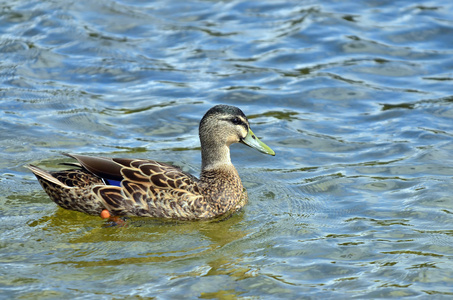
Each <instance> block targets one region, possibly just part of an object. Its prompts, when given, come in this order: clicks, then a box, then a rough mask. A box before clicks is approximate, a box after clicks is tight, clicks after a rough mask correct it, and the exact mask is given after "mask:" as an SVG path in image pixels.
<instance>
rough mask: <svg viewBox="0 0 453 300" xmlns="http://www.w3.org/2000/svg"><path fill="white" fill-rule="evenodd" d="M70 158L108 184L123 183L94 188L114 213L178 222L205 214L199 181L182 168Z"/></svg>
mask: <svg viewBox="0 0 453 300" xmlns="http://www.w3.org/2000/svg"><path fill="white" fill-rule="evenodd" d="M69 156H71V157H73V158H75V159H77V161H78V162H79V163H80V165H81V166H82V167H83V168H84V169H86V170H87V171H89V172H91V173H93V174H95V175H96V176H99V177H101V178H103V179H104V180H105V181H106V182H107V183H108V182H109V180H115V181H119V182H120V185H119V186H114V185H103V186H102V185H101V186H96V187H93V192H94V193H96V194H97V195H98V196H99V197H100V198H102V199H103V200H104V201H105V205H106V208H107V209H109V211H110V212H111V213H112V214H116V215H135V216H150V217H162V218H177V219H191V218H193V216H192V215H193V214H197V215H200V213H201V214H202V215H203V214H204V213H203V212H202V211H201V210H202V209H203V206H204V205H203V204H204V200H203V196H202V195H201V193H200V189H199V186H198V179H197V178H196V177H194V176H192V175H190V174H188V173H186V172H183V171H182V170H181V169H180V168H178V167H175V166H173V165H170V164H166V163H161V162H157V161H154V160H143V159H126V158H105V157H91V156H84V155H74V154H70V155H69ZM204 207H206V206H204ZM206 213H208V212H206Z"/></svg>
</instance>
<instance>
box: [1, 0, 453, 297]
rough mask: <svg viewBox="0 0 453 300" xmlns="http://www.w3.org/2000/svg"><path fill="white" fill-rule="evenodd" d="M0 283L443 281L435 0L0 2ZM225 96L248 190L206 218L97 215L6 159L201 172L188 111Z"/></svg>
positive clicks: (352, 286) (381, 290)
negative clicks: (256, 144)
mask: <svg viewBox="0 0 453 300" xmlns="http://www.w3.org/2000/svg"><path fill="white" fill-rule="evenodd" d="M0 9H1V14H0V55H1V57H2V59H1V62H0V95H1V99H2V100H1V102H0V107H1V110H0V113H1V118H0V124H1V126H0V137H1V139H0V150H1V151H0V153H1V154H0V155H1V159H0V173H1V177H0V191H1V193H0V203H1V207H2V209H1V210H0V220H1V225H0V237H1V242H0V245H1V250H0V265H1V268H0V286H1V290H2V295H1V296H0V298H5V299H10V298H18V299H81V298H93V297H95V298H97V299H114V298H124V297H128V296H137V297H149V298H153V297H154V298H157V299H169V298H181V297H183V296H185V297H189V298H207V299H234V298H247V299H249V298H253V299H275V298H276V297H277V298H289V299H293V298H299V299H300V298H327V299H328V298H334V297H337V298H338V297H340V298H352V297H357V298H392V297H395V298H402V297H426V296H434V297H435V298H449V297H451V296H452V295H453V280H452V278H453V271H452V270H453V262H452V258H453V225H452V224H453V222H452V217H453V216H452V215H453V198H452V194H453V182H452V181H453V158H452V151H453V143H452V140H453V89H452V80H453V76H452V74H453V73H452V70H453V58H452V57H453V50H452V49H453V39H452V38H451V37H452V34H453V20H452V17H451V16H452V15H453V4H450V3H447V2H446V1H439V0H434V1H429V2H426V1H362V2H357V1H269V2H266V1H264V3H263V1H240V0H238V1H192V0H189V1H152V2H148V1H109V0H100V1H94V2H93V1H76V2H68V1H36V2H33V3H32V2H30V1H21V0H18V1H9V2H4V3H2V4H0ZM219 103H226V104H230V105H236V106H238V107H240V108H241V109H242V110H243V111H244V112H245V113H246V114H247V115H248V116H249V119H250V122H251V124H252V128H253V130H254V132H255V133H256V134H257V135H258V136H259V137H260V138H261V139H262V140H263V141H264V142H266V144H268V145H269V146H270V147H271V148H273V149H274V150H275V152H276V153H277V155H276V156H275V157H270V156H265V155H262V154H260V153H258V152H256V151H254V150H253V149H249V148H247V147H244V146H243V145H233V146H232V160H233V162H234V164H235V165H236V167H237V169H238V171H239V173H240V175H241V177H242V179H243V182H244V185H245V186H246V187H247V189H248V193H249V197H250V202H249V204H248V205H247V206H246V207H245V209H244V210H243V211H241V212H240V213H238V214H236V215H234V216H233V217H231V218H229V219H228V220H225V221H223V222H214V223H212V222H162V221H157V220H149V219H148V220H147V219H140V218H138V219H131V220H130V221H129V226H127V227H106V226H104V222H103V221H102V220H101V219H100V218H98V217H92V216H86V215H84V214H81V213H76V212H70V211H65V210H63V209H60V208H58V207H57V206H56V205H55V204H54V203H52V202H51V201H50V200H49V199H48V197H47V196H46V195H45V193H44V192H43V191H42V190H41V187H40V186H39V184H38V183H37V181H36V180H35V178H34V177H33V175H32V174H31V173H30V172H29V171H28V170H27V169H25V168H24V165H26V164H30V163H32V164H38V165H40V166H42V167H44V168H48V169H55V168H60V167H61V166H59V163H61V162H64V161H67V158H66V157H63V156H61V154H60V153H61V152H73V153H79V154H91V155H104V156H117V157H141V158H152V159H156V160H161V161H165V162H170V163H174V164H177V165H179V166H181V167H182V168H183V169H184V170H186V171H189V172H191V173H193V174H198V173H199V171H200V154H199V150H200V146H199V141H198V132H197V129H198V122H199V120H200V118H201V116H202V115H203V114H204V112H205V111H206V110H208V109H209V108H210V107H211V106H213V105H215V104H219Z"/></svg>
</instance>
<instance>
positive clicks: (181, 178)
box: [28, 105, 275, 220]
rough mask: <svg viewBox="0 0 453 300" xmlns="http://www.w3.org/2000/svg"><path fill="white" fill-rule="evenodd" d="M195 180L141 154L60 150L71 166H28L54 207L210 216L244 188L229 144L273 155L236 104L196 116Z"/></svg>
mask: <svg viewBox="0 0 453 300" xmlns="http://www.w3.org/2000/svg"><path fill="white" fill-rule="evenodd" d="M199 135H200V142H201V157H202V166H201V169H202V170H201V175H200V179H197V178H196V177H194V176H192V175H190V174H188V173H186V172H183V171H182V170H181V169H180V168H178V167H175V166H172V165H169V164H166V163H161V162H157V161H154V160H146V159H126V158H106V157H92V156H85V155H75V154H65V155H67V156H69V157H72V158H74V159H76V160H77V161H78V162H77V163H71V164H70V165H73V166H76V167H77V168H76V169H73V170H65V171H57V172H47V171H45V170H43V169H40V168H38V167H36V166H33V165H29V166H28V168H29V169H30V170H31V171H32V172H33V173H34V174H35V175H36V177H37V178H38V181H39V183H40V184H41V186H42V187H43V189H44V190H45V191H46V193H47V194H48V195H49V197H50V198H51V199H52V200H53V201H54V202H55V203H57V204H58V205H59V206H61V207H63V208H66V209H70V210H75V211H80V212H84V213H87V214H90V215H100V214H101V212H104V211H105V210H107V211H108V212H109V213H110V215H113V216H140V217H156V218H168V219H179V220H197V219H211V218H215V217H219V216H222V215H225V214H227V213H228V214H229V213H233V212H235V211H237V210H239V209H241V208H242V207H243V206H244V205H245V204H246V203H247V192H246V191H245V189H244V188H243V186H242V182H241V179H240V178H239V175H238V172H237V171H236V169H235V167H234V166H233V164H232V163H231V159H230V145H231V144H233V143H244V144H246V145H248V146H250V147H252V148H255V149H257V150H259V151H261V152H263V153H266V154H270V155H275V153H274V151H272V149H270V148H269V147H268V146H267V145H265V144H264V143H263V142H261V141H260V140H259V139H258V138H257V137H256V136H255V135H254V133H253V132H252V130H251V129H250V125H249V121H248V120H247V117H246V116H245V115H244V113H243V112H242V111H241V110H240V109H239V108H237V107H234V106H228V105H216V106H214V107H212V108H211V109H210V110H209V111H208V112H206V114H205V115H204V116H203V118H202V119H201V121H200V126H199Z"/></svg>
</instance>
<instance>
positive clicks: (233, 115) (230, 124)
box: [199, 105, 275, 160]
mask: <svg viewBox="0 0 453 300" xmlns="http://www.w3.org/2000/svg"><path fill="white" fill-rule="evenodd" d="M199 134H200V141H201V148H202V152H203V154H205V152H211V153H213V152H216V151H219V150H218V149H220V148H222V147H225V146H226V147H227V148H229V146H230V145H231V144H233V143H243V144H245V145H247V146H250V147H252V148H254V149H256V150H258V151H260V152H262V153H265V154H269V155H275V152H274V151H273V150H272V149H271V148H269V147H268V146H267V145H266V144H264V143H263V142H261V141H260V140H259V139H258V138H257V137H256V135H255V134H254V133H253V131H252V130H251V129H250V124H249V121H248V120H247V117H246V116H245V114H244V113H243V112H242V111H241V110H240V109H239V108H237V107H235V106H229V105H216V106H214V107H212V108H211V109H210V110H208V111H207V112H206V114H205V115H204V116H203V118H202V119H201V121H200V128H199ZM228 156H229V153H228ZM228 160H229V157H228Z"/></svg>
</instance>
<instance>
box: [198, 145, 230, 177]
mask: <svg viewBox="0 0 453 300" xmlns="http://www.w3.org/2000/svg"><path fill="white" fill-rule="evenodd" d="M201 149H202V150H201V170H202V172H204V171H212V170H216V169H225V168H226V169H229V168H233V169H234V166H233V164H232V163H231V158H230V148H229V147H228V146H226V145H222V146H219V147H216V149H213V148H212V147H207V148H206V147H203V145H202V147H201Z"/></svg>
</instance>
